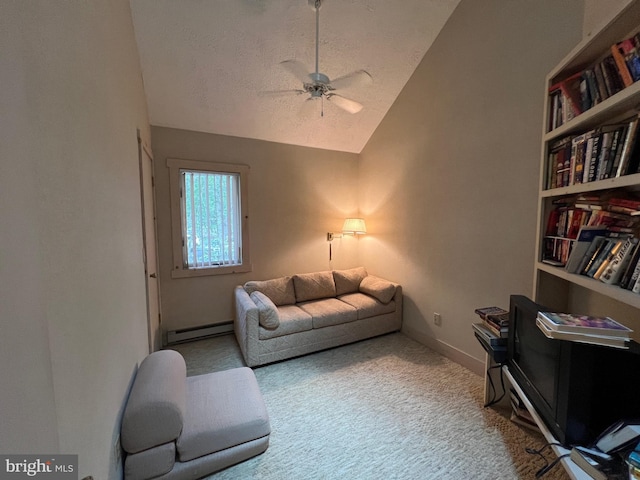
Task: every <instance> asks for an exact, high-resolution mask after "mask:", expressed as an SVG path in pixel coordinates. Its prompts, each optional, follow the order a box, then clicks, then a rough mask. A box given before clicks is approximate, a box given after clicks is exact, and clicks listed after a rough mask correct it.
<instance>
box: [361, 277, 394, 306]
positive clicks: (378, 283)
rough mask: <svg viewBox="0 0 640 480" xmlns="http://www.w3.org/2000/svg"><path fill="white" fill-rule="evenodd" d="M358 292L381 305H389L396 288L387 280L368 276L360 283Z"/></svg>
mask: <svg viewBox="0 0 640 480" xmlns="http://www.w3.org/2000/svg"><path fill="white" fill-rule="evenodd" d="M360 291H361V292H362V293H366V294H367V295H371V296H372V297H374V298H377V299H378V300H379V301H381V302H382V303H389V302H390V301H391V300H392V299H393V296H394V295H395V293H396V287H395V285H394V284H393V283H391V282H388V281H387V280H383V279H382V278H378V277H375V276H373V275H368V276H366V277H364V278H363V279H362V282H360Z"/></svg>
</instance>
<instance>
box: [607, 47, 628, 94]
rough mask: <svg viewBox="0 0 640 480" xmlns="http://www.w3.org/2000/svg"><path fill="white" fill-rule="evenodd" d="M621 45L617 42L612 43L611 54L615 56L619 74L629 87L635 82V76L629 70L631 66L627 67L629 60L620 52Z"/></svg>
mask: <svg viewBox="0 0 640 480" xmlns="http://www.w3.org/2000/svg"><path fill="white" fill-rule="evenodd" d="M619 45H620V44H618V43H616V44H615V45H611V55H612V56H613V60H614V61H615V64H616V67H617V68H618V74H619V75H620V79H621V80H622V83H623V84H624V86H625V87H628V86H630V85H631V84H632V83H633V78H632V77H631V73H630V72H629V67H627V62H626V61H625V59H624V56H623V55H622V53H621V52H620V46H619Z"/></svg>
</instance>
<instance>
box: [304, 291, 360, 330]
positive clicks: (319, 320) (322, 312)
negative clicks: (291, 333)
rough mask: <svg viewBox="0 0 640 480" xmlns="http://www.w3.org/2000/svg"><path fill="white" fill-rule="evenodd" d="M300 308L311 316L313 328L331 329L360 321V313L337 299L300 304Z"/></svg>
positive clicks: (324, 299)
mask: <svg viewBox="0 0 640 480" xmlns="http://www.w3.org/2000/svg"><path fill="white" fill-rule="evenodd" d="M300 308H301V309H303V310H304V311H305V312H307V313H308V314H309V315H311V317H312V319H313V328H323V327H329V326H331V325H339V324H341V323H348V322H353V321H355V320H357V319H358V312H357V311H356V309H355V308H354V307H352V306H351V305H349V304H347V303H344V302H341V301H340V300H338V299H337V298H323V299H322V300H313V301H311V302H305V303H301V304H300Z"/></svg>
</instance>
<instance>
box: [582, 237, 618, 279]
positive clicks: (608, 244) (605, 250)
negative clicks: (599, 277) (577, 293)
mask: <svg viewBox="0 0 640 480" xmlns="http://www.w3.org/2000/svg"><path fill="white" fill-rule="evenodd" d="M616 241H617V240H616V239H615V238H607V239H605V241H604V243H603V244H602V249H600V250H599V251H598V254H597V256H596V257H595V258H594V259H593V262H592V263H591V264H590V266H589V269H588V270H587V273H586V274H585V275H586V276H588V277H591V278H593V277H594V276H595V274H596V273H597V272H598V270H599V269H600V265H602V263H603V262H604V261H605V260H606V259H607V258H609V253H610V252H611V249H612V248H613V247H614V246H615V244H616Z"/></svg>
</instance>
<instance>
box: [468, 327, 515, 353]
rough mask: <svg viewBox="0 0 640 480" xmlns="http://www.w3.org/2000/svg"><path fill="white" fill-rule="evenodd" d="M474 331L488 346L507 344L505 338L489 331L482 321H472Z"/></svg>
mask: <svg viewBox="0 0 640 480" xmlns="http://www.w3.org/2000/svg"><path fill="white" fill-rule="evenodd" d="M472 327H473V330H474V332H475V333H476V337H477V336H478V335H479V336H480V337H481V338H482V339H483V340H484V341H486V342H487V343H488V344H489V345H490V346H492V347H497V346H505V347H506V345H507V339H506V338H502V337H500V336H499V335H496V334H495V332H493V331H491V330H490V329H489V328H487V326H486V325H484V324H483V323H474V324H473V325H472Z"/></svg>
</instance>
